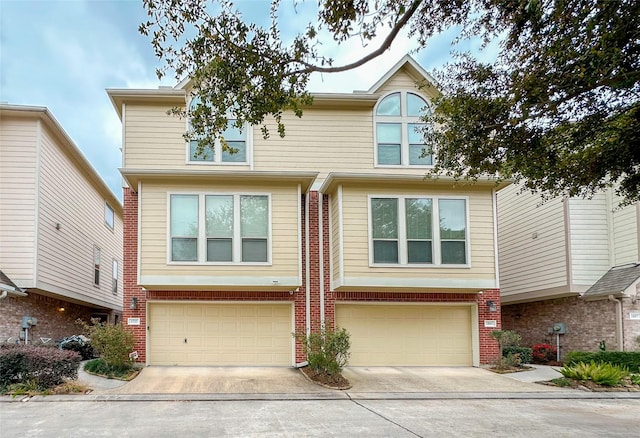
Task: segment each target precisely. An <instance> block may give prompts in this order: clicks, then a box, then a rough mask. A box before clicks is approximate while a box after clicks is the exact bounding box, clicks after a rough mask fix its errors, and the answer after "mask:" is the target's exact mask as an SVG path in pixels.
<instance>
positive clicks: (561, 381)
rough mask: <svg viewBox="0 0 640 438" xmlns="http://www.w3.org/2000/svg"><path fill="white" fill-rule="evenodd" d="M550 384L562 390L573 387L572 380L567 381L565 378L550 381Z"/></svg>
mask: <svg viewBox="0 0 640 438" xmlns="http://www.w3.org/2000/svg"><path fill="white" fill-rule="evenodd" d="M551 383H553V384H554V385H556V386H561V387H563V388H566V387H570V386H573V380H571V379H567V378H566V377H558V378H557V379H553V380H551Z"/></svg>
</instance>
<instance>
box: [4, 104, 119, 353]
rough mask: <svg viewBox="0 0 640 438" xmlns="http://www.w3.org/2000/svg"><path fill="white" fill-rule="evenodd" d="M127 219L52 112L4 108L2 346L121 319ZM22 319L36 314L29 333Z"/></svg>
mask: <svg viewBox="0 0 640 438" xmlns="http://www.w3.org/2000/svg"><path fill="white" fill-rule="evenodd" d="M122 225H123V223H122V205H121V203H120V202H119V200H118V199H117V198H116V197H115V196H114V194H113V193H112V192H111V191H110V190H109V188H108V187H107V185H106V184H105V183H104V181H102V179H101V178H100V177H99V176H98V174H97V173H96V171H95V170H94V169H93V168H92V167H91V165H90V164H89V162H88V161H87V160H86V158H85V157H84V156H83V155H82V153H81V152H80V150H79V149H78V148H77V146H76V145H75V144H74V143H73V141H72V140H71V138H69V136H68V135H67V134H66V132H65V131H64V130H63V128H62V127H61V126H60V124H59V123H58V122H57V120H56V119H55V118H54V117H53V115H52V114H51V112H50V111H49V110H48V109H47V108H45V107H33V106H23V105H7V104H1V105H0V270H1V271H2V272H3V274H4V276H3V278H4V280H5V281H0V283H1V284H0V288H2V289H3V290H4V291H5V292H7V294H3V295H5V298H4V299H3V300H1V301H0V314H1V315H2V318H1V319H0V342H7V341H8V342H15V341H16V340H18V339H23V338H24V337H25V334H26V335H28V337H29V341H32V342H34V343H39V342H44V341H46V340H47V339H51V341H48V342H52V341H55V340H59V339H60V338H62V337H64V336H69V335H72V334H77V333H78V332H79V328H78V327H77V326H76V325H75V320H76V319H78V318H82V319H84V320H86V321H88V320H89V318H91V317H97V318H101V319H103V320H108V321H112V322H114V321H117V320H118V319H119V318H120V316H121V314H122V292H123V286H122V273H123V266H122ZM5 283H11V284H5ZM14 286H16V287H17V289H16V287H14ZM25 293H26V294H25ZM24 316H30V317H32V318H35V319H36V320H37V322H36V324H35V325H33V326H29V327H27V329H28V331H27V332H26V333H25V330H23V328H24V327H23V322H22V320H23V317H24Z"/></svg>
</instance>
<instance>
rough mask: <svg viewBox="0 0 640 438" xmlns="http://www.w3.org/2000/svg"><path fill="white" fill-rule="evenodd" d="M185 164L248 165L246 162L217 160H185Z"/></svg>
mask: <svg viewBox="0 0 640 438" xmlns="http://www.w3.org/2000/svg"><path fill="white" fill-rule="evenodd" d="M187 165H193V166H250V163H248V162H242V163H240V162H226V161H223V162H218V161H187Z"/></svg>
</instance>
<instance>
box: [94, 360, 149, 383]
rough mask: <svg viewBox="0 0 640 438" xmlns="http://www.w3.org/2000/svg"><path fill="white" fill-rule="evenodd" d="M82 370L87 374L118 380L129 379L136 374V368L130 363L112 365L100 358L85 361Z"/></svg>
mask: <svg viewBox="0 0 640 438" xmlns="http://www.w3.org/2000/svg"><path fill="white" fill-rule="evenodd" d="M84 370H85V371H86V372H87V373H89V374H95V375H96V376H101V377H106V378H108V379H118V380H131V379H133V378H134V377H135V376H136V375H137V374H138V370H137V369H136V368H135V367H133V366H132V365H129V364H127V365H123V366H112V365H109V364H107V363H106V362H105V361H104V360H103V359H101V358H99V359H94V360H91V361H89V362H87V363H86V364H85V365H84Z"/></svg>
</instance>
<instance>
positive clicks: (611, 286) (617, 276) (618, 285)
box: [583, 263, 640, 298]
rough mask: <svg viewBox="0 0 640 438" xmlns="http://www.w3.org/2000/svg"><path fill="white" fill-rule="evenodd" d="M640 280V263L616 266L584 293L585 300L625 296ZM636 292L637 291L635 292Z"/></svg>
mask: <svg viewBox="0 0 640 438" xmlns="http://www.w3.org/2000/svg"><path fill="white" fill-rule="evenodd" d="M638 280H640V263H629V264H627V265H622V266H615V267H613V268H611V269H609V270H608V271H607V272H606V273H605V274H604V275H603V276H602V277H601V278H600V279H599V280H598V281H596V282H595V284H594V285H593V286H591V287H590V288H589V289H587V291H586V292H585V293H584V295H583V297H584V298H595V297H603V296H608V295H620V294H623V293H625V292H626V291H627V289H629V287H630V286H632V285H633V284H634V283H636V282H638ZM633 292H635V291H633Z"/></svg>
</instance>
